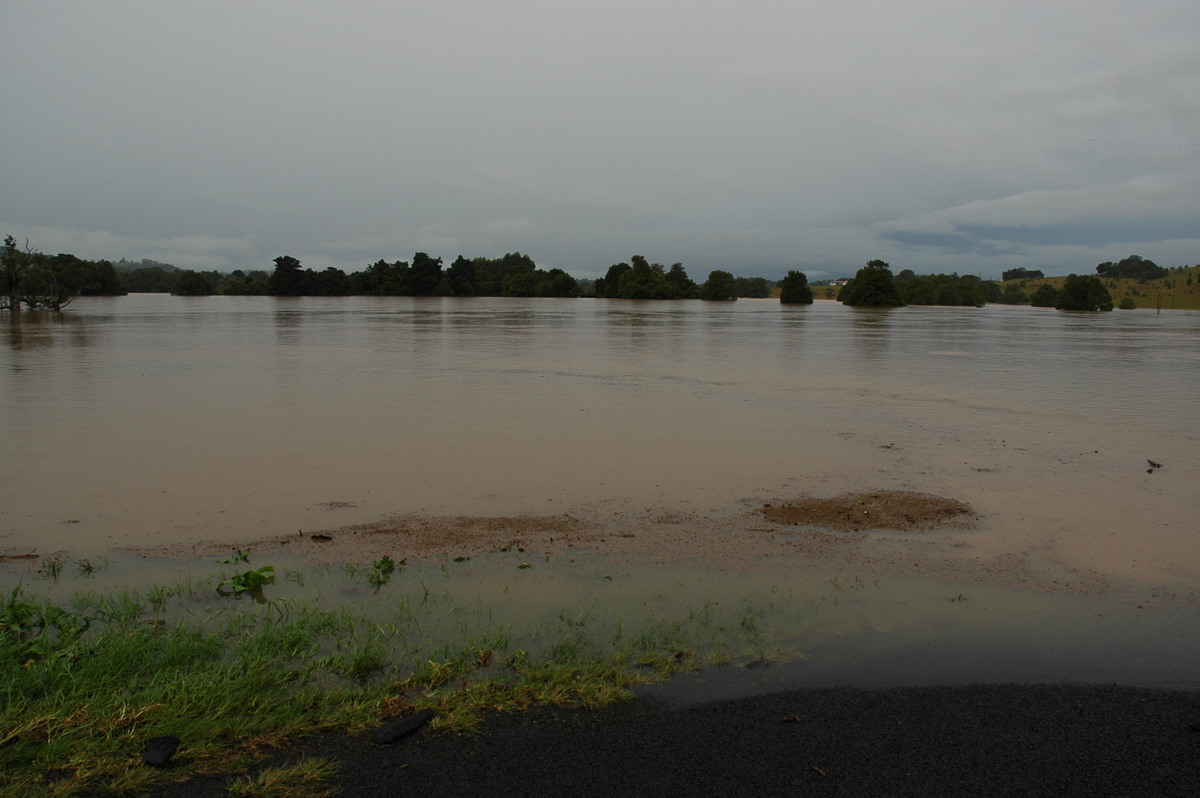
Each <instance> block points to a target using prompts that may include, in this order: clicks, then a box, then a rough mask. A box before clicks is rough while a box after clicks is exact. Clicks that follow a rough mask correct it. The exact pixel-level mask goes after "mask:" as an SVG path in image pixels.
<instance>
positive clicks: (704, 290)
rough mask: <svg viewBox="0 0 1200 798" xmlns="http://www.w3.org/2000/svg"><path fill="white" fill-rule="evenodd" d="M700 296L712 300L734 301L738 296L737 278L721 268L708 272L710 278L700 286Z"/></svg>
mask: <svg viewBox="0 0 1200 798" xmlns="http://www.w3.org/2000/svg"><path fill="white" fill-rule="evenodd" d="M700 298H701V299H707V300H709V301H711V302H732V301H734V300H736V299H737V298H738V290H737V280H736V279H735V278H734V276H733V275H732V274H730V273H729V272H727V271H722V270H721V269H715V270H713V271H711V272H709V273H708V279H707V280H705V281H704V285H702V286H700Z"/></svg>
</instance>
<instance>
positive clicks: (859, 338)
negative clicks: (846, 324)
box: [850, 308, 895, 364]
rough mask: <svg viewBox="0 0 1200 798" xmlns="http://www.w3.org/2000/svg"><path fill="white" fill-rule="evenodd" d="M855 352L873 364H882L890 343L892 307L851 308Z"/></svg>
mask: <svg viewBox="0 0 1200 798" xmlns="http://www.w3.org/2000/svg"><path fill="white" fill-rule="evenodd" d="M850 312H851V314H852V318H853V322H852V325H853V326H852V331H853V336H854V345H855V346H854V349H855V352H856V353H857V354H858V355H859V356H860V357H862V358H863V359H864V360H866V361H868V362H870V363H873V364H883V363H884V362H885V361H886V360H887V357H888V353H889V351H890V349H891V343H892V335H891V330H892V316H893V314H894V313H895V311H894V310H893V309H892V308H851V310H850Z"/></svg>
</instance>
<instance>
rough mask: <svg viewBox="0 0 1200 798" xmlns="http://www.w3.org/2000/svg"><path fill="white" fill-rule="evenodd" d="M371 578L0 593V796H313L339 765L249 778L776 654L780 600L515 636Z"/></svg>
mask: <svg viewBox="0 0 1200 798" xmlns="http://www.w3.org/2000/svg"><path fill="white" fill-rule="evenodd" d="M365 573H366V574H367V577H368V578H369V576H370V572H365ZM292 576H293V578H292V580H291V581H297V582H303V581H304V579H303V575H300V574H293V575H292ZM314 581H317V580H314ZM378 582H379V580H378V579H376V580H375V582H372V584H373V586H374V587H375V588H376V590H379V589H380V588H381V587H382V588H383V590H384V591H385V592H384V594H383V595H382V596H380V595H379V594H378V593H376V594H372V595H373V596H374V598H373V600H372V601H359V602H352V603H342V604H336V603H334V602H332V601H328V600H324V599H322V598H321V595H320V590H319V589H317V590H315V595H312V596H309V597H306V598H297V597H295V596H292V597H281V598H277V599H274V600H266V599H265V598H263V597H262V595H261V592H257V591H256V592H257V598H258V601H254V600H252V599H251V598H250V597H249V596H241V598H242V599H244V600H238V599H237V598H235V595H236V594H234V593H233V592H232V591H231V590H230V579H229V577H228V575H226V574H218V575H214V577H213V578H212V579H211V580H208V581H204V580H200V581H189V582H187V583H186V584H180V585H176V586H173V587H169V588H163V587H151V588H148V589H144V590H131V589H115V590H111V591H108V592H97V591H87V592H79V593H75V594H74V595H73V596H72V597H71V598H70V599H69V600H66V601H63V600H58V601H50V600H48V599H42V598H36V597H34V596H32V595H30V593H29V592H27V590H26V589H24V588H22V587H21V586H18V587H16V588H15V589H14V590H12V592H11V593H10V594H8V595H7V596H6V597H5V598H4V599H3V600H0V674H2V675H0V692H2V694H3V708H2V709H0V792H2V793H3V794H5V795H23V796H24V795H72V794H78V793H81V792H93V791H97V790H99V791H105V792H111V793H114V794H144V793H145V792H146V791H148V790H151V789H153V787H154V785H156V784H161V783H163V781H164V780H180V779H184V778H187V777H189V776H192V775H196V774H202V773H212V772H220V773H230V772H233V773H244V774H247V775H246V776H245V777H244V778H242V779H240V780H239V781H238V782H237V783H236V784H233V785H231V786H230V794H236V795H260V794H261V795H268V794H313V795H315V794H320V793H321V790H322V789H323V788H322V786H321V785H322V784H324V783H325V780H326V779H327V778H328V777H329V763H322V762H302V763H299V764H298V765H297V766H295V767H292V768H285V769H282V770H279V771H270V772H267V771H264V772H262V773H259V774H258V775H256V776H253V777H251V776H250V775H248V774H250V773H251V772H252V771H253V770H254V767H255V763H256V762H257V761H260V760H261V759H262V758H263V757H264V756H266V755H267V754H269V753H271V752H273V751H277V750H279V749H280V748H282V747H284V746H285V745H286V743H287V741H288V740H289V739H290V738H295V737H298V736H301V735H305V734H309V733H312V732H316V731H320V730H326V729H342V730H346V731H352V732H353V731H361V730H366V729H369V728H371V727H373V726H377V725H379V724H380V723H381V722H382V721H384V720H386V719H388V718H390V717H396V716H401V715H404V714H407V713H410V712H413V711H415V710H418V709H425V708H431V709H434V710H435V711H436V713H437V715H436V717H435V719H434V721H433V725H434V726H435V727H440V728H444V729H452V730H458V731H462V732H469V731H471V730H472V729H474V728H475V727H477V726H478V724H479V723H480V721H481V719H482V718H483V716H484V715H485V714H486V713H488V712H494V711H515V710H520V709H522V708H525V707H529V706H532V705H538V704H550V705H556V706H583V707H601V706H605V705H608V704H611V703H614V702H617V701H622V700H626V699H628V698H630V697H631V695H632V694H631V692H630V688H631V687H633V686H635V685H638V684H645V683H650V682H653V681H658V680H662V679H665V678H667V677H669V676H670V675H671V674H673V673H676V672H679V671H682V670H689V669H694V668H696V667H699V666H702V665H705V664H710V663H714V662H718V661H722V660H725V659H729V658H733V657H742V656H745V657H751V656H762V655H764V654H774V653H777V652H776V651H774V650H771V651H768V650H767V649H768V648H769V647H770V646H769V644H768V639H769V637H770V635H769V634H768V632H769V628H768V627H769V626H770V624H769V623H768V620H767V615H766V613H765V612H764V601H766V602H767V603H771V602H773V601H775V600H776V599H771V598H768V599H765V600H763V599H756V600H747V601H746V602H745V603H744V605H743V606H741V607H738V608H736V609H735V608H730V609H729V610H724V609H720V608H717V607H715V606H713V605H705V606H702V607H699V608H696V609H692V610H687V611H685V612H683V613H681V614H679V615H678V617H664V616H659V615H657V614H655V612H653V611H651V610H647V609H645V608H644V607H643V608H642V609H641V610H639V611H638V612H636V613H632V612H626V613H624V614H619V613H618V612H617V611H616V610H612V609H609V610H599V609H588V608H583V609H579V608H560V609H557V610H555V611H549V610H547V611H546V612H545V614H544V615H543V616H542V617H540V618H538V619H531V620H528V621H527V622H525V623H522V624H519V625H518V624H514V623H501V622H497V621H495V620H494V619H493V613H492V612H491V611H490V610H489V609H488V608H486V607H485V606H483V605H482V603H477V604H476V605H474V606H464V605H462V604H458V603H455V600H454V599H452V598H451V597H450V595H449V594H448V593H447V592H444V591H443V592H440V593H439V592H437V591H434V590H431V589H430V588H429V587H428V586H426V585H424V584H421V585H420V589H419V590H410V591H409V592H408V593H405V592H404V591H403V589H397V590H396V591H395V592H392V593H387V591H388V590H389V587H388V586H387V585H386V580H384V582H383V584H379V583H378ZM391 587H397V586H395V585H393V586H391ZM218 588H221V593H220V594H219V593H218ZM222 594H224V595H222ZM160 735H173V736H176V737H179V738H180V739H181V740H182V744H181V745H180V748H179V750H178V752H177V753H176V755H175V757H174V759H173V760H172V767H170V768H166V769H155V768H151V767H148V766H146V765H144V764H143V763H142V761H141V752H142V747H143V745H144V743H145V741H146V740H148V739H150V738H153V737H156V736H160ZM281 783H287V784H294V785H295V786H294V788H293V787H289V788H287V789H282V788H279V787H278V786H277V785H278V784H281ZM272 785H276V786H272Z"/></svg>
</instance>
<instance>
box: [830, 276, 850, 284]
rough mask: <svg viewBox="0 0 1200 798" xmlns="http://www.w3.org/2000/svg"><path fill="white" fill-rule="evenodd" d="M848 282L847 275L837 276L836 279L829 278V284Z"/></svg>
mask: <svg viewBox="0 0 1200 798" xmlns="http://www.w3.org/2000/svg"><path fill="white" fill-rule="evenodd" d="M848 282H850V278H849V277H839V278H837V279H836V280H830V281H829V284H830V285H845V284H846V283H848Z"/></svg>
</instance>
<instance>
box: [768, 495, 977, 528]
mask: <svg viewBox="0 0 1200 798" xmlns="http://www.w3.org/2000/svg"><path fill="white" fill-rule="evenodd" d="M762 513H763V518H765V519H766V520H767V521H770V522H772V523H775V524H786V525H788V526H812V527H819V528H821V529H833V530H837V531H839V532H862V531H865V530H871V529H894V530H900V531H923V530H932V529H944V528H947V527H950V528H957V529H964V528H968V527H971V526H973V525H974V523H975V521H976V520H977V519H978V516H977V515H976V513H975V511H974V510H973V509H972V508H971V506H970V505H969V504H964V503H963V502H960V501H955V500H954V499H946V498H943V497H941V496H934V495H933V494H930V493H916V492H911V491H872V492H868V493H846V494H842V495H841V496H834V497H833V498H825V499H822V498H812V497H804V498H801V499H797V500H795V501H793V502H789V503H787V504H781V505H771V504H768V505H766V506H765V507H763V510H762Z"/></svg>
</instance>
